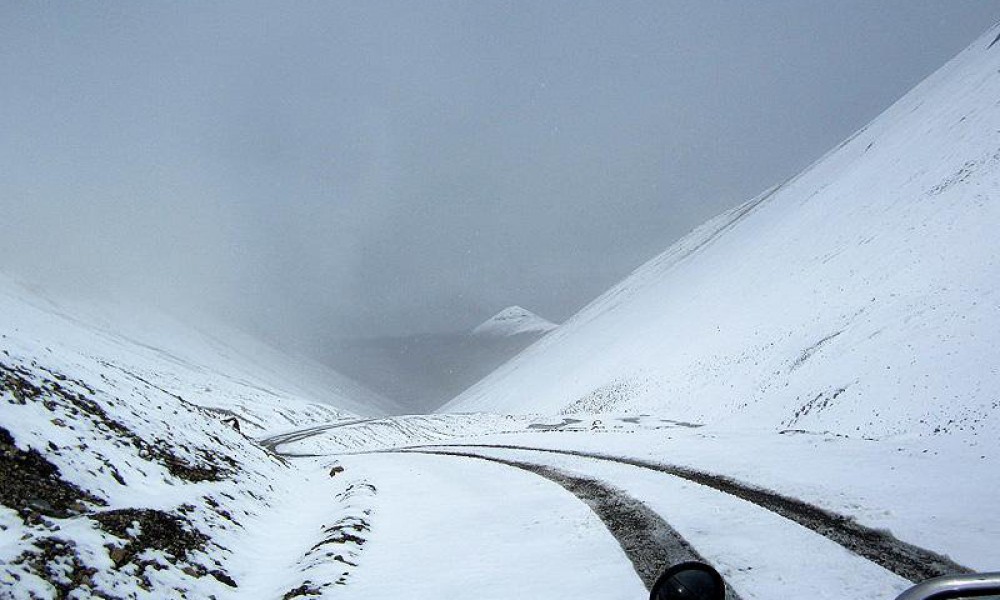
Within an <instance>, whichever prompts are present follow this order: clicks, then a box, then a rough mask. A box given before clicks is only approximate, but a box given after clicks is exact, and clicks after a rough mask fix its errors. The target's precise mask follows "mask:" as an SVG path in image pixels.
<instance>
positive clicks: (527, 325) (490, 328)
mask: <svg viewBox="0 0 1000 600" xmlns="http://www.w3.org/2000/svg"><path fill="white" fill-rule="evenodd" d="M555 328H556V325H555V323H552V322H551V321H548V320H546V319H543V318H542V317H539V316H538V315H536V314H535V313H533V312H531V311H530V310H527V309H524V308H521V307H520V306H508V307H507V308H505V309H503V310H501V311H500V312H498V313H497V314H495V315H493V316H492V317H490V318H489V319H487V320H486V321H484V322H482V323H481V324H479V326H477V327H476V328H475V329H473V330H472V334H473V335H479V336H498V337H509V336H512V335H519V334H522V333H547V332H549V331H552V330H553V329H555Z"/></svg>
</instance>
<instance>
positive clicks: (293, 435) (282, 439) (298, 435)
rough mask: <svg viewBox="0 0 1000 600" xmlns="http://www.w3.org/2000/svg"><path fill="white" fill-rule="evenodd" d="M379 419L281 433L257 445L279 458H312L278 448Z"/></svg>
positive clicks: (260, 441)
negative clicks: (287, 452) (326, 432)
mask: <svg viewBox="0 0 1000 600" xmlns="http://www.w3.org/2000/svg"><path fill="white" fill-rule="evenodd" d="M377 420H378V419H355V420H353V421H345V422H342V423H329V424H326V425H317V426H316V427H309V428H307V429H296V430H295V431H289V432H288V433H279V434H278V435H272V436H270V437H266V438H263V439H261V440H258V441H257V443H258V444H260V445H261V446H264V447H265V448H267V449H268V450H270V451H271V452H273V453H275V454H277V455H279V456H290V457H296V456H311V455H301V454H286V453H284V452H281V451H280V450H278V446H281V445H284V444H291V443H293V442H299V441H302V440H304V439H306V438H311V437H313V436H316V435H319V434H321V433H323V432H324V431H329V430H330V429H338V428H340V427H349V426H351V425H360V424H362V423H370V422H372V421H377Z"/></svg>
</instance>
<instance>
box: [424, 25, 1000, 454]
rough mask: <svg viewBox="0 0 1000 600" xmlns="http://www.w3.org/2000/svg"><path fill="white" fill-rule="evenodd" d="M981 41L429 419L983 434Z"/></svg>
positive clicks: (989, 270)
mask: <svg viewBox="0 0 1000 600" xmlns="http://www.w3.org/2000/svg"><path fill="white" fill-rule="evenodd" d="M997 37H998V29H997V28H996V27H994V28H993V29H992V30H991V31H989V32H988V33H987V34H985V35H984V36H983V37H981V38H980V39H978V40H977V41H976V42H975V43H973V44H972V45H971V46H970V47H969V48H967V49H966V50H964V51H963V52H962V53H961V54H959V55H958V56H957V57H956V58H955V59H953V60H952V61H950V62H949V63H948V64H947V65H945V66H944V67H942V68H941V69H939V70H938V71H937V72H936V73H934V74H933V75H932V76H931V77H929V78H928V79H927V80H925V81H924V82H923V83H921V84H920V85H919V86H917V87H916V88H915V89H913V90H912V91H911V92H910V93H908V94H907V95H906V96H905V97H904V98H902V99H901V100H899V101H898V102H896V103H895V104H894V105H893V106H892V107H890V108H889V109H888V110H886V111H885V112H884V113H883V114H882V115H881V116H879V117H878V118H876V119H875V120H874V121H873V122H872V123H870V124H869V125H868V126H867V127H865V128H863V129H862V130H860V131H859V132H857V133H856V134H855V135H853V136H852V137H851V138H849V139H848V140H847V141H845V142H844V143H842V144H841V145H840V146H838V147H837V148H835V149H834V150H833V151H831V152H830V153H829V154H828V155H827V156H825V157H824V158H822V159H821V160H820V161H818V162H817V163H815V164H814V165H813V166H811V167H810V168H809V169H807V170H806V171H805V172H803V173H802V174H800V175H799V176H797V177H795V178H794V179H792V180H790V181H788V182H785V183H784V184H782V185H779V186H777V187H776V188H774V189H772V190H769V191H768V192H766V193H764V194H762V195H761V196H759V197H758V198H755V199H753V200H751V201H749V202H747V203H746V204H744V205H742V206H739V207H737V208H735V209H733V210H731V211H729V212H727V213H725V214H723V215H721V216H719V217H717V218H715V219H713V220H711V221H709V222H708V223H706V224H704V225H703V226H701V227H700V228H698V229H697V230H695V231H693V232H692V233H690V234H689V235H688V236H687V237H685V238H683V239H682V240H680V241H679V242H677V243H676V244H674V245H673V246H672V247H671V248H670V249H668V250H667V251H666V252H665V253H663V254H662V255H660V256H658V257H656V258H655V259H653V260H652V261H650V262H649V263H647V264H646V265H644V266H643V267H641V268H640V269H638V270H637V271H636V272H635V273H634V274H632V275H631V276H630V277H628V278H627V279H626V280H625V281H623V282H622V283H621V284H619V285H617V286H616V287H614V288H613V289H611V290H610V291H608V292H607V293H605V294H604V295H603V296H601V297H600V298H598V299H597V300H595V301H594V302H593V303H591V304H590V305H588V306H587V307H586V308H585V309H583V310H582V311H581V312H580V313H579V314H577V315H576V316H574V317H573V318H572V319H571V320H570V321H568V322H567V323H565V324H564V325H562V326H561V327H560V328H559V329H558V330H556V331H554V332H553V333H552V334H550V335H549V336H547V337H546V338H545V339H543V340H542V341H540V342H539V343H537V344H535V345H534V346H532V347H531V348H529V349H528V350H526V351H525V352H523V353H522V354H520V355H519V356H518V357H516V358H515V359H514V360H512V361H511V362H509V363H508V364H506V365H504V366H503V367H501V368H500V369H498V370H497V371H496V372H495V373H493V374H492V375H490V376H489V377H487V378H486V379H485V380H483V381H482V382H480V383H479V384H477V385H476V386H474V387H473V388H471V389H470V390H468V391H467V392H465V393H464V394H462V395H461V396H460V397H458V398H456V399H455V400H454V401H452V402H451V403H449V404H448V405H447V406H446V407H444V409H443V410H447V411H476V410H485V411H518V412H560V411H562V412H586V411H589V412H601V411H624V412H655V413H659V414H661V415H664V416H670V417H671V418H676V419H684V420H691V421H703V422H709V421H722V420H726V419H732V420H733V421H738V422H739V423H740V424H743V425H752V426H765V427H776V428H790V429H792V428H794V429H807V430H832V431H836V432H840V433H844V434H848V435H864V436H885V435H892V434H906V433H912V434H918V435H930V434H935V433H944V432H955V433H960V434H962V433H964V434H974V433H976V432H979V431H990V429H991V428H992V430H993V431H995V430H996V427H997V426H998V425H1000V422H998V416H997V415H998V413H1000V404H998V400H997V398H998V397H1000V372H998V369H997V368H996V366H995V365H997V364H998V363H1000V296H998V291H1000V243H998V241H997V239H998V238H997V234H996V232H997V231H998V230H1000V142H998V140H1000V137H998V135H997V134H998V132H1000V101H998V100H997V99H998V98H1000V76H998V70H1000V44H996V43H995V41H996V39H997Z"/></svg>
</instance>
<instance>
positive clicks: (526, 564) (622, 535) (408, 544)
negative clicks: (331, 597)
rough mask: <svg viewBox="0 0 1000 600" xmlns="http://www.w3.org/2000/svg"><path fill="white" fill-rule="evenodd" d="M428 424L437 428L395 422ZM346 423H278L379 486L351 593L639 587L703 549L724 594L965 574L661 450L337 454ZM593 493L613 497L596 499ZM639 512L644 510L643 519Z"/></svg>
mask: <svg viewBox="0 0 1000 600" xmlns="http://www.w3.org/2000/svg"><path fill="white" fill-rule="evenodd" d="M390 420H391V419H386V420H385V421H390ZM385 426H386V425H385V424H382V425H380V427H385ZM431 426H433V427H434V428H440V427H441V424H440V423H433V424H428V423H420V424H413V423H411V424H409V425H400V424H398V423H397V424H396V425H395V426H394V428H398V429H399V430H406V429H407V428H410V427H413V428H417V429H420V428H423V427H431ZM521 426H522V427H526V428H527V429H528V430H534V429H536V428H534V427H532V426H531V424H524V423H522V424H521ZM362 427H368V425H367V424H363V425H362ZM352 429H354V428H352V427H345V428H342V429H327V428H314V429H312V430H310V431H302V432H300V433H299V434H286V435H291V437H290V438H289V439H290V440H291V441H292V443H289V446H288V447H287V448H285V449H284V450H287V451H288V452H289V456H294V455H295V454H294V452H296V451H297V450H300V449H306V448H308V449H309V451H310V452H315V451H319V450H321V449H322V448H323V446H324V445H325V441H326V440H327V439H330V438H328V436H329V435H331V434H334V433H336V436H337V437H339V440H338V441H336V442H335V443H332V444H330V446H329V448H330V452H329V454H330V455H336V456H337V457H338V459H339V460H340V461H341V462H342V464H343V465H344V466H345V467H347V469H348V472H352V473H354V474H355V475H363V476H364V477H365V478H366V479H367V480H369V481H371V482H372V483H374V484H375V486H376V487H377V488H378V494H377V496H376V497H375V500H374V502H375V504H374V510H373V517H372V531H371V532H370V538H369V540H368V544H367V545H366V546H365V549H364V553H363V556H362V557H361V558H360V560H359V562H360V565H359V568H358V569H357V570H356V571H355V572H354V573H353V574H352V577H351V580H350V582H349V584H348V585H347V586H346V591H345V593H347V594H348V595H350V594H355V595H357V596H358V597H365V598H380V597H395V596H398V595H401V594H403V593H405V594H406V595H408V596H410V597H413V596H416V597H435V598H437V597H443V596H445V595H446V594H457V595H461V596H468V595H470V594H475V595H476V596H477V597H486V598H492V597H495V598H500V597H510V596H511V595H512V594H515V593H516V594H520V595H527V596H528V597H556V596H564V595H569V596H571V597H577V598H593V599H595V600H597V599H603V598H626V597H629V598H641V597H644V594H645V592H644V591H643V582H644V581H645V583H646V585H648V584H649V583H650V575H649V571H650V568H651V567H650V565H651V564H655V561H656V560H657V558H659V560H660V561H667V562H676V561H677V560H683V559H686V558H690V557H696V558H703V559H705V560H707V561H708V562H710V563H711V564H713V565H715V566H716V567H717V568H718V569H719V570H720V572H722V574H723V575H724V576H725V578H726V579H727V581H728V582H729V583H730V585H731V586H732V592H733V593H732V594H731V597H733V598H735V597H741V598H746V599H750V598H761V599H764V598H775V597H793V598H798V597H809V598H820V599H822V598H830V599H831V600H832V599H834V598H843V597H856V598H887V599H889V598H894V597H895V596H896V595H897V594H898V593H900V592H901V591H902V590H904V589H906V588H907V587H909V586H910V585H911V581H915V580H920V579H923V578H925V577H929V576H933V575H936V574H940V573H950V572H961V571H963V570H965V569H964V567H962V566H961V565H958V564H956V563H954V562H951V561H949V560H948V559H947V558H946V557H942V556H938V555H936V554H935V553H934V552H932V551H929V550H925V549H923V548H919V547H916V546H911V545H909V544H906V543H905V542H902V541H900V540H897V539H896V538H894V537H893V536H892V535H890V534H888V533H886V532H883V531H879V530H875V529H871V528H869V527H865V526H864V525H861V524H860V523H858V522H856V521H854V520H853V519H849V518H844V517H841V516H840V515H837V514H835V513H831V512H829V511H828V510H825V509H821V508H819V507H817V506H815V505H811V504H808V503H806V502H802V501H800V500H797V499H796V498H794V497H788V496H782V495H780V494H775V493H773V492H768V491H767V490H763V489H760V488H757V487H755V486H754V485H753V482H746V483H741V482H738V481H735V480H733V479H729V478H725V477H719V478H717V481H715V482H713V481H710V480H708V479H706V480H704V481H702V480H701V479H704V478H705V477H706V474H704V473H703V472H701V471H697V470H693V469H688V470H685V468H683V467H671V466H669V465H664V464H663V463H661V462H655V461H652V462H651V461H644V460H640V459H636V458H630V457H627V456H625V457H617V458H616V457H614V456H603V457H595V456H587V455H586V452H577V451H574V450H572V449H571V446H569V445H565V446H564V448H563V449H561V450H558V449H553V448H529V447H524V446H520V447H519V446H517V445H506V446H504V445H502V444H500V445H490V444H483V443H479V442H477V441H476V438H475V437H473V438H465V439H454V440H440V441H435V442H433V444H432V445H423V446H409V447H407V445H406V444H399V443H398V442H399V441H400V440H396V441H395V443H392V444H388V445H387V446H385V447H384V449H383V450H377V449H373V448H371V447H370V446H367V445H363V447H362V448H361V449H360V451H359V452H357V453H354V454H343V452H344V446H343V444H345V443H347V442H346V440H348V439H353V438H354V437H355V436H356V433H351V430H352ZM365 431H368V430H367V429H366V430H365ZM657 431H661V430H657ZM470 433H472V434H475V432H474V431H473V432H470ZM531 436H532V437H534V436H541V437H540V438H538V439H539V441H541V439H542V438H545V439H548V438H550V436H555V437H553V438H552V439H553V440H555V439H557V438H559V439H562V440H563V443H562V444H561V445H564V444H565V443H566V442H570V440H571V439H575V436H574V437H573V438H568V437H566V436H565V434H559V433H554V434H549V433H542V434H538V433H536V434H531ZM418 437H419V436H418ZM494 437H495V436H494ZM501 437H502V436H501ZM513 437H514V439H516V438H517V437H518V436H517V435H516V434H515V435H514V436H513ZM520 437H522V438H525V439H527V438H526V436H524V435H523V434H522V435H520ZM480 439H482V438H480ZM331 441H333V440H332V439H331ZM433 454H437V455H436V456H435V455H433ZM306 460H308V459H306ZM661 467H663V468H661ZM707 477H711V475H710V474H708V475H707ZM581 482H583V484H582V485H581ZM585 488H586V489H585ZM581 489H583V490H584V491H583V492H582V493H581ZM588 490H589V491H588ZM594 490H596V492H595V491H594ZM746 490H750V491H756V492H758V493H760V494H763V496H764V498H763V499H762V498H760V497H757V496H755V495H754V494H747V493H745V491H746ZM768 494H770V497H768ZM602 495H604V496H605V497H607V498H611V500H610V501H607V500H606V501H605V502H604V508H602V506H601V501H600V497H601V496H602ZM783 501H784V502H785V505H784V506H783V505H782V502H783ZM789 504H790V506H789ZM608 506H611V507H612V508H611V509H610V513H611V516H610V517H609V516H608V514H609V511H608V510H606V507H608ZM630 507H631V508H630ZM629 510H631V511H632V514H629V513H628V511H629ZM615 511H618V515H617V516H616V515H615V514H613V513H615ZM643 511H645V512H646V514H648V515H651V516H652V517H651V518H649V519H644V520H643V519H641V518H637V517H636V515H640V514H641V513H643ZM630 520H631V521H632V522H633V523H639V525H635V526H634V527H633V529H634V528H635V527H640V528H649V529H651V530H655V531H657V532H658V533H656V534H655V537H656V539H655V540H654V539H653V538H651V537H649V536H648V535H647V536H646V537H647V538H648V539H647V540H646V541H645V542H642V543H644V544H646V545H648V548H647V549H646V552H645V555H644V553H643V551H642V549H640V551H638V552H637V551H636V545H637V542H636V540H639V539H642V536H641V535H640V536H636V535H635V532H634V531H630V530H629V527H630V526H629V525H628V522H629V521H630ZM602 521H603V522H602ZM622 523H625V525H624V526H623V525H621V524H622ZM657 523H658V524H659V525H657ZM671 536H674V537H675V538H676V540H679V542H680V543H679V544H677V543H674V544H673V547H674V548H677V547H683V546H685V545H688V549H687V552H689V554H687V555H684V556H682V554H683V553H684V550H682V551H681V553H677V552H675V551H673V550H671V544H670V543H663V544H659V542H660V541H662V540H665V539H667V538H669V537H671ZM660 546H662V547H660ZM657 554H661V555H662V556H660V557H657V556H653V555H657ZM651 556H652V558H650V557H651ZM442 566H444V568H442ZM661 566H662V565H657V567H656V568H660V567H661Z"/></svg>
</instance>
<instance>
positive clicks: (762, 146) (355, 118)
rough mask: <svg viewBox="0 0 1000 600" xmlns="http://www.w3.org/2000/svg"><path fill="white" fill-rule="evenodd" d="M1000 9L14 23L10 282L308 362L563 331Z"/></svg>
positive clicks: (38, 14)
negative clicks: (255, 342)
mask: <svg viewBox="0 0 1000 600" xmlns="http://www.w3.org/2000/svg"><path fill="white" fill-rule="evenodd" d="M997 18H1000V2H997V1H989V2H987V1H982V2H956V1H944V0H942V1H938V2H928V1H918V0H895V1H885V0H883V1H879V2H870V1H842V2H818V1H805V0H788V1H769V2H767V3H763V2H760V3H751V2H733V1H721V0H717V1H704V0H699V1H694V0H692V1H689V2H667V1H657V2H586V1H580V0H572V1H566V2H557V1H549V0H546V1H544V2H542V1H539V2H492V1H481V0H470V1H468V2H445V1H435V2H420V3H418V2H408V1H407V2H402V1H401V2H371V1H365V2H351V3H347V2H332V1H331V2H315V3H311V2H300V3H294V4H293V3H285V2H273V3H252V2H247V1H240V2H233V3H231V4H225V3H212V4H211V5H209V4H208V3H180V2H162V3H155V4H154V3H132V2H128V3H110V2H103V3H68V2H67V3H55V2H53V3H42V2H39V3H28V2H16V1H13V0H8V1H6V2H3V3H2V4H0V255H2V256H3V262H2V264H0V269H2V270H4V271H7V272H10V273H12V274H14V275H15V276H17V277H19V278H22V279H28V280H29V281H38V282H41V283H44V284H47V285H49V286H54V287H56V288H59V289H62V290H64V291H65V290H69V291H77V292H86V293H97V294H112V295H115V296H122V295H125V296H128V297H133V296H138V297H142V298H153V299H155V300H156V301H157V302H159V303H162V304H165V305H169V306H177V307H180V308H181V309H191V308H195V309H207V310H212V311H216V312H222V313H224V314H225V315H226V316H228V317H229V318H231V319H234V320H236V321H237V322H238V323H241V324H243V325H246V326H249V327H251V328H252V329H255V330H257V331H258V332H263V333H266V334H268V335H270V336H273V337H275V338H277V339H279V340H281V341H284V342H288V343H296V344H300V345H302V346H303V347H309V346H315V345H317V344H321V343H322V341H323V340H324V339H327V338H328V337H329V336H335V335H347V336H374V335H379V334H386V333H413V332H433V331H449V330H456V329H463V328H470V327H472V326H474V325H475V324H477V323H478V322H480V321H482V320H483V319H485V318H487V317H489V316H490V315H491V314H492V313H493V312H495V311H497V310H499V309H500V308H503V307H504V306H506V305H509V304H520V305H522V306H525V307H527V308H530V309H532V310H535V311H536V312H539V313H540V314H542V315H544V316H546V317H548V318H551V319H554V320H561V319H564V318H566V317H567V316H569V315H570V314H571V313H572V312H574V311H575V310H576V309H578V308H579V307H581V306H582V305H583V304H585V303H586V302H588V301H589V300H591V299H592V298H593V297H594V296H596V295H597V294H598V293H600V292H601V291H603V290H604V289H605V288H606V287H608V286H609V285H611V284H613V283H614V282H615V281H617V280H619V279H621V278H622V277H623V276H625V275H626V274H627V273H628V272H630V271H631V270H632V269H633V268H635V267H637V266H638V265H639V264H641V263H642V262H644V261H645V260H647V259H649V258H650V257H652V256H653V255H654V254H656V253H657V252H659V251H661V250H663V249H665V248H666V247H667V246H668V245H669V244H670V243H671V242H672V241H674V240H675V239H676V238H677V237H678V236H680V235H682V234H683V233H685V232H686V231H688V230H690V229H691V228H692V227H694V226H696V225H697V224H699V223H700V222H701V221H703V220H705V219H706V218H708V217H711V216H713V215H714V214H716V213H718V212H720V211H721V210H723V209H725V208H727V207H729V206H731V205H734V204H736V203H738V202H741V201H742V200H745V199H747V198H748V197H750V196H752V195H755V194H756V193H758V192H760V191H761V190H762V189H764V188H766V187H768V186H770V185H772V184H774V183H777V182H779V181H780V180H782V179H784V178H786V177H788V176H791V175H793V174H795V172H797V171H798V170H800V169H801V168H802V167H804V166H806V165H807V164H808V163H809V162H811V161H812V160H814V159H815V158H817V157H818V156H819V155H821V154H822V153H824V152H825V151H826V150H827V149H829V148H830V147H831V146H833V145H834V144H836V143H837V142H838V141H840V140H841V139H843V138H844V137H846V136H847V135H849V134H850V133H851V132H852V131H853V130H855V129H857V128H859V127H860V126H862V125H864V124H865V123H866V122H867V121H868V120H869V119H871V118H872V117H874V116H875V115H877V114H878V113H879V112H880V111H881V110H882V109H884V108H885V107H886V106H888V105H889V104H890V103H891V102H892V101H893V100H895V99H896V98H898V97H899V96H900V95H902V94H903V93H905V92H906V91H907V90H908V89H909V88H910V87H912V86H913V85H914V84H916V83H917V82H919V81H920V80H921V79H922V78H923V77H925V76H926V75H927V74H929V73H930V72H931V71H933V70H934V69H936V68H937V67H938V66H940V65H941V64H943V63H944V62H945V61H946V60H948V59H949V58H950V57H951V56H952V55H954V54H955V53H957V52H958V51H959V50H961V49H962V48H963V47H964V46H966V45H967V44H969V43H970V42H971V41H972V40H973V39H974V38H975V37H976V36H977V35H979V34H980V33H982V32H983V31H984V30H985V29H986V28H987V27H988V26H989V25H991V24H992V23H993V22H994V20H996V19H997Z"/></svg>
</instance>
